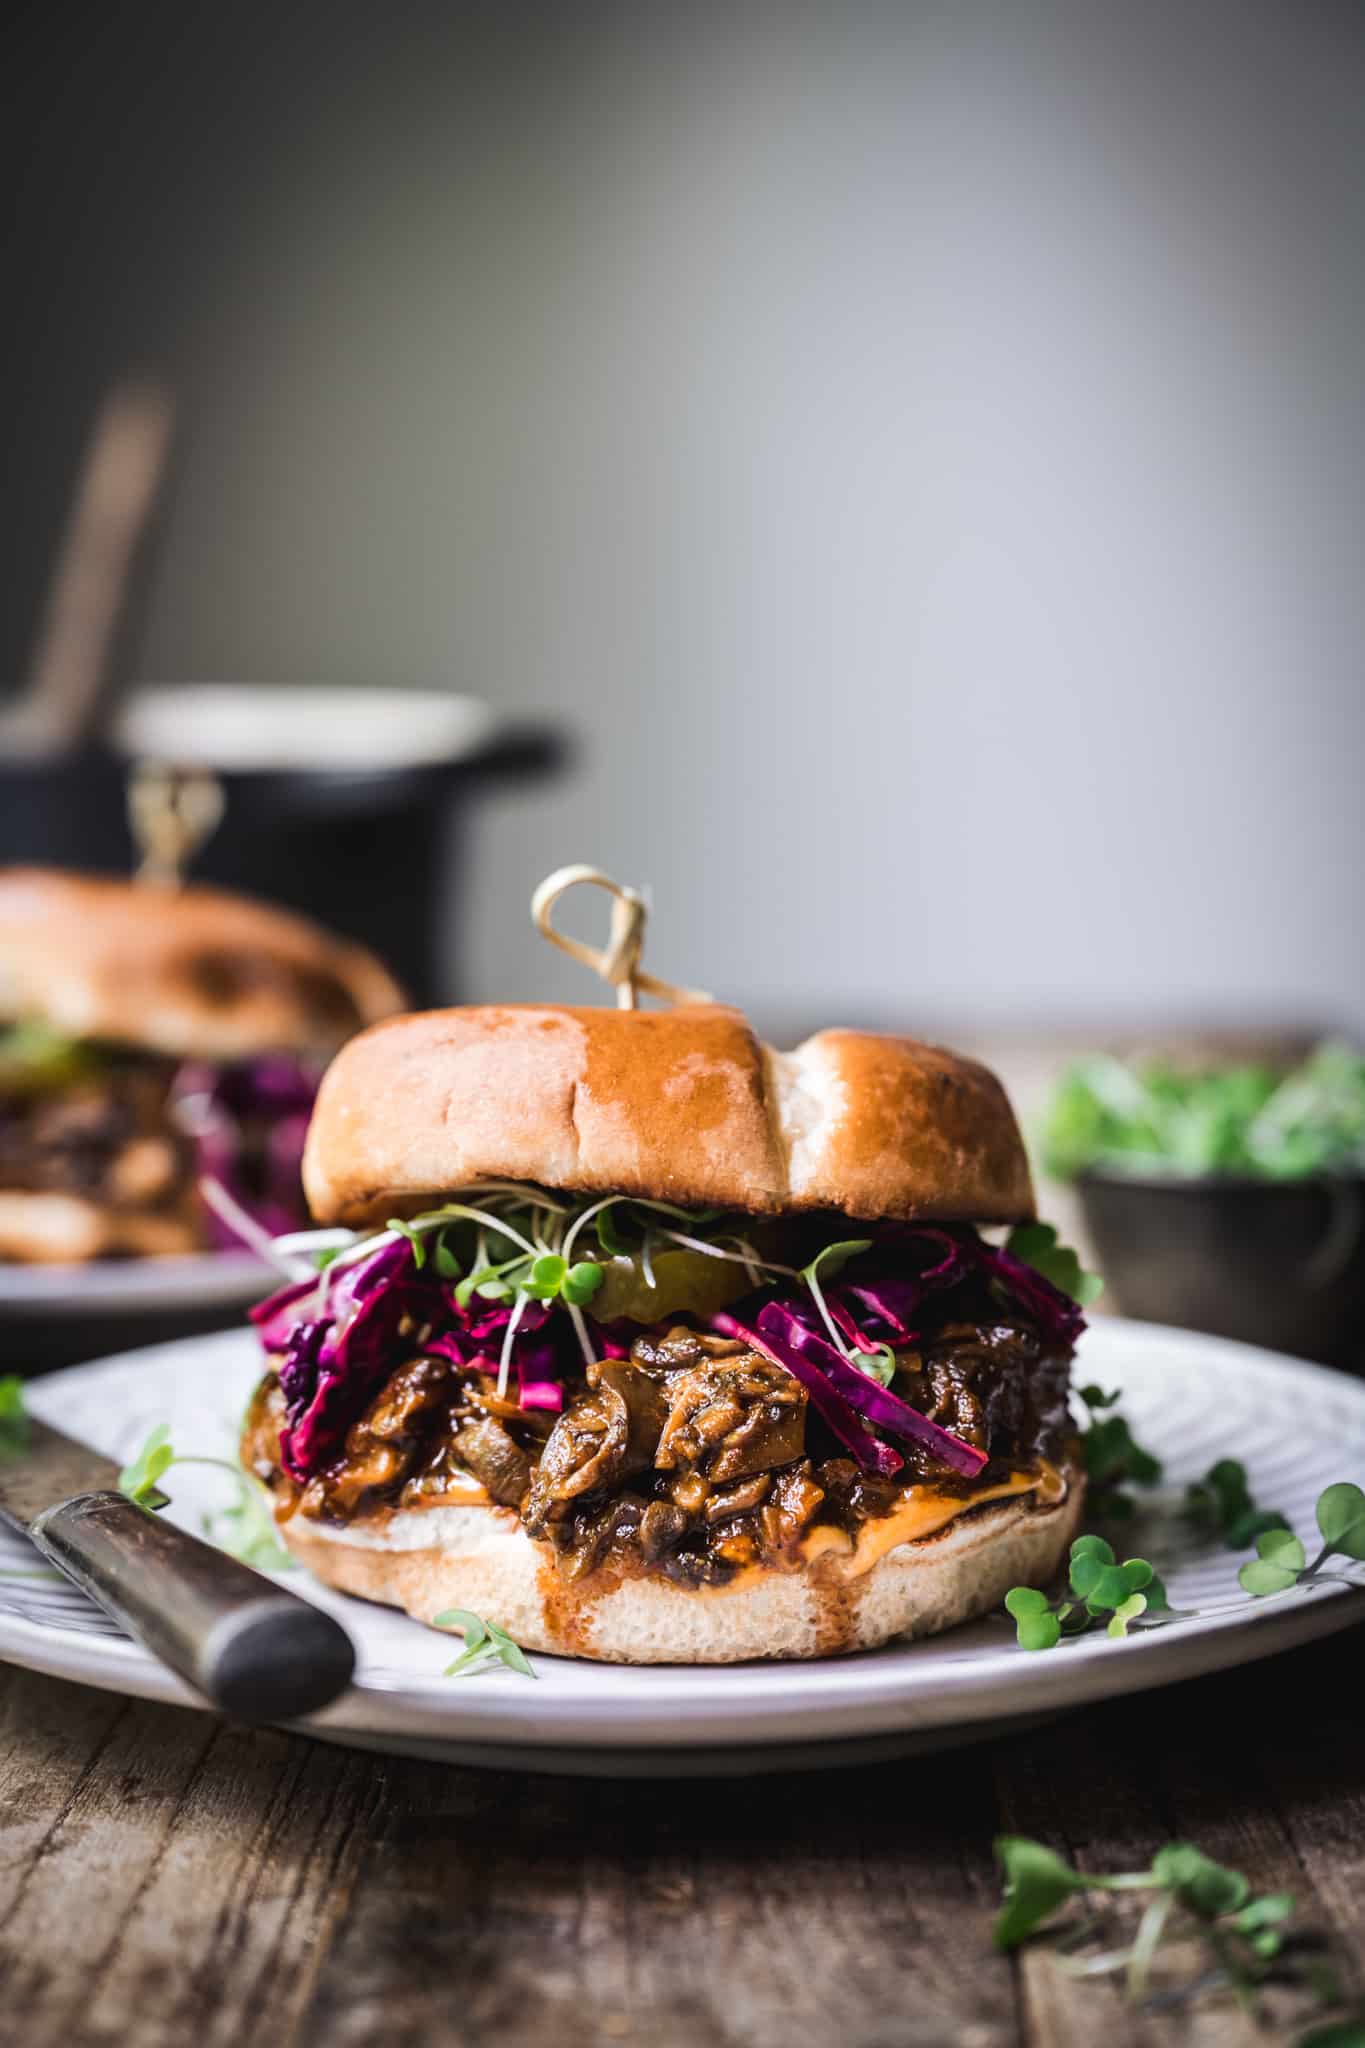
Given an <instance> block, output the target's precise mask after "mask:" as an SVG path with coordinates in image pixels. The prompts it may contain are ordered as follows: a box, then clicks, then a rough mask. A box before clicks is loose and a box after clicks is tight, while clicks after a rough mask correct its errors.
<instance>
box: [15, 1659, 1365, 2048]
mask: <svg viewBox="0 0 1365 2048" xmlns="http://www.w3.org/2000/svg"><path fill="white" fill-rule="evenodd" d="M1363 1650H1365V1637H1363V1635H1362V1631H1360V1630H1354V1631H1352V1632H1351V1633H1349V1634H1348V1635H1345V1636H1341V1637H1338V1638H1336V1639H1334V1640H1332V1641H1330V1642H1327V1643H1324V1644H1320V1645H1317V1646H1315V1647H1313V1648H1311V1649H1307V1650H1302V1651H1299V1652H1297V1653H1294V1654H1292V1655H1290V1656H1287V1657H1282V1658H1280V1659H1278V1660H1276V1661H1275V1662H1273V1663H1268V1664H1260V1665H1253V1666H1250V1667H1248V1668H1247V1669H1245V1670H1243V1671H1240V1672H1233V1673H1230V1674H1226V1675H1223V1676H1220V1677H1218V1678H1213V1679H1207V1680H1203V1681H1200V1682H1199V1683H1197V1684H1194V1685H1188V1686H1183V1687H1177V1688H1173V1689H1171V1690H1168V1691H1164V1692H1159V1693H1152V1694H1148V1695H1146V1696H1145V1697H1137V1698H1133V1699H1129V1700H1126V1701H1120V1702H1115V1703H1113V1704H1111V1705H1107V1706H1103V1707H1098V1708H1090V1709H1087V1710H1085V1711H1083V1712H1079V1713H1075V1714H1073V1715H1070V1716H1068V1717H1067V1718H1065V1719H1062V1720H1059V1721H1056V1722H1053V1723H1051V1724H1050V1725H1047V1726H1044V1727H1042V1728H1039V1729H1036V1730H1033V1731H1031V1732H1027V1733H1023V1734H1014V1735H1012V1736H1010V1737H1008V1738H1006V1739H1004V1740H1000V1741H994V1742H989V1743H984V1744H980V1745H976V1746H974V1747H970V1748H965V1749H960V1750H957V1751H955V1752H952V1753H949V1754H945V1755H942V1756H938V1757H932V1758H922V1759H919V1760H907V1761H904V1762H902V1763H898V1764H885V1765H880V1766H875V1767H865V1766H864V1767H859V1768H856V1769H851V1770H831V1771H822V1772H815V1773H808V1774H806V1775H803V1776H774V1777H765V1776H762V1775H755V1776H752V1777H750V1778H748V1779H742V1780H701V1781H695V1780H694V1781H690V1782H683V1783H673V1784H667V1783H664V1784H653V1785H651V1784H641V1783H638V1782H633V1783H620V1784H612V1783H601V1782H595V1781H588V1780H574V1779H556V1778H547V1777H539V1776H530V1775H526V1776H522V1775H518V1774H514V1773H510V1772H505V1771H496V1772H493V1771H490V1772H481V1771H475V1770H469V1769H464V1768H456V1767H454V1766H443V1765H432V1764H427V1763H418V1762H413V1761H409V1760H404V1759H401V1758H385V1757H375V1756H370V1755H367V1754H365V1753H362V1752H358V1751H347V1750H341V1749H332V1748H328V1747H325V1746H324V1745H322V1744H320V1743H314V1742H310V1741H307V1740H305V1739H304V1738H302V1737H298V1736H290V1735H283V1734H276V1733H273V1732H261V1731H252V1730H248V1729H243V1728H238V1727H234V1726H231V1725H228V1724H225V1723H223V1722H221V1721H218V1720H215V1719H213V1718H212V1717H211V1716H209V1715H207V1714H196V1713H192V1712H189V1711H187V1710H183V1709H179V1708H170V1707H160V1706H150V1705H144V1704H141V1703H138V1702H133V1701H126V1700H121V1699H119V1698H117V1697H115V1696H113V1695H111V1694H107V1693H98V1692H92V1691H87V1690H85V1689H83V1688H81V1687H78V1686H73V1685H68V1684H64V1683H59V1682H57V1681H55V1680H52V1679H46V1678H41V1677H37V1676H34V1675H32V1674H29V1673H26V1672H20V1671H17V1670H12V1669H5V1668H0V1845H2V1846H0V1970H2V1971H3V1979H4V1982H3V1993H2V1994H0V2039H3V2040H4V2041H5V2042H10V2041H13V2042H15V2043H19V2042H22V2043H24V2044H25V2048H49V2044H51V2048H58V2044H61V2048H81V2044H86V2043H101V2044H102V2043H114V2042H118V2043H120V2044H127V2043H129V2042H131V2041H136V2042H137V2043H138V2044H139V2048H162V2044H165V2048H170V2044H176V2048H181V2044H184V2043H187V2042H190V2043H194V2044H195V2048H229V2044H231V2048H237V2044H243V2043H256V2042H261V2043H266V2042H269V2043H270V2044H271V2048H293V2044H299V2048H323V2044H326V2048H353V2044H360V2043H369V2042H383V2043H384V2048H408V2044H412V2048H416V2044H419V2043H421V2044H427V2043H435V2044H445V2043H451V2044H457V2043H458V2044H470V2048H476V2044H477V2048H482V2044H486V2043H497V2044H499V2048H521V2044H527V2048H530V2044H532V2043H534V2044H536V2048H546V2044H553V2048H587V2044H589V2043H592V2044H597V2043H603V2042H605V2043H608V2044H610V2043H615V2042H621V2043H626V2044H634V2048H675V2044H676V2048H683V2044H686V2048H696V2044H703V2043H711V2042H715V2043H721V2044H727V2048H728V2044H735V2048H937V2044H940V2043H943V2044H953V2048H1013V2044H1015V2043H1029V2044H1047V2048H1096V2044H1101V2043H1102V2044H1104V2048H1174V2044H1177V2043H1180V2044H1184V2043H1193V2044H1195V2048H1251V2044H1253V2043H1256V2044H1258V2048H1265V2044H1266V2043H1267V2042H1277V2041H1289V2040H1293V2039H1295V2038H1296V2036H1297V2034H1298V2033H1299V2032H1300V2031H1301V2028H1302V2026H1303V2025H1304V2024H1306V2016H1304V2015H1301V2014H1298V2013H1296V2012H1295V2013H1291V2012H1290V2011H1288V2010H1285V2011H1284V2012H1283V2013H1282V2014H1280V2015H1278V2016H1277V2023H1276V2024H1275V2025H1274V2026H1273V2027H1272V2028H1271V2029H1270V2030H1269V2031H1265V2030H1258V2029H1256V2028H1255V2027H1254V2026H1253V2025H1252V2024H1251V2022H1250V2021H1249V2020H1247V2019H1246V2018H1244V2017H1243V2016H1241V2015H1240V2014H1239V2013H1238V2012H1236V2010H1235V2009H1234V2010H1229V2009H1228V2008H1227V2007H1226V2006H1223V2005H1211V2006H1208V2007H1205V2008H1203V2009H1201V2010H1199V2011H1198V2012H1197V2013H1195V2014H1193V2015H1190V2014H1188V2013H1180V2014H1173V2015H1166V2016H1157V2017H1152V2016H1148V2015H1143V2016H1141V2017H1139V2016H1135V2015H1134V2014H1133V2013H1132V2012H1130V2011H1129V2010H1128V2008H1126V2007H1125V2006H1124V2005H1123V2003H1122V2002H1121V2000H1120V1999H1119V1997H1118V1995H1117V1994H1116V1992H1115V1991H1113V1990H1112V1989H1111V1988H1109V1986H1108V1985H1107V1984H1105V1983H1096V1982H1090V1983H1079V1984H1078V1983H1075V1982H1072V1981H1069V1980H1067V1979H1066V1978H1064V1977H1063V1976H1062V1975H1061V1974H1060V1973H1059V1972H1058V1971H1057V1970H1056V1968H1055V1967H1054V1965H1053V1964H1052V1962H1051V1961H1050V1960H1049V1958H1048V1956H1047V1955H1046V1954H1045V1953H1036V1954H1027V1955H1025V1956H1023V1957H1020V1958H1017V1959H1013V1960H1011V1959H1008V1958H1004V1957H1000V1956H996V1955H995V1954H993V1952H992V1950H991V1948H990V1944H989V1924H990V1917H991V1913H992V1910H993V1907H994V1905H995V1903H996V1900H997V1897H998V1882H997V1877H996V1873H995V1870H994V1867H993V1864H992V1858H991V1841H992V1837H993V1836H994V1835H995V1834H996V1833H997V1832H998V1831H999V1830H1001V1829H1002V1828H1003V1829H1009V1830H1016V1831H1020V1832H1024V1833H1029V1834H1036V1835H1039V1836H1042V1837H1044V1838H1045V1839H1046V1840H1048V1841H1050V1842H1052V1843H1053V1844H1054V1845H1055V1846H1057V1847H1059V1848H1061V1849H1063V1850H1065V1851H1066V1852H1067V1853H1068V1854H1069V1855H1071V1856H1073V1857H1074V1858H1075V1859H1076V1860H1077V1861H1078V1862H1079V1863H1080V1864H1081V1865H1082V1866H1088V1867H1090V1868H1094V1869H1097V1870H1098V1869H1104V1868H1111V1869H1112V1868H1118V1867H1133V1866H1134V1865H1135V1864H1140V1863H1143V1862H1145V1861H1146V1860H1147V1859H1148V1858H1149V1857H1150V1855H1151V1852H1152V1851H1153V1849H1154V1848H1156V1847H1157V1845H1158V1844H1159V1843H1161V1842H1162V1841H1164V1840H1167V1839H1170V1838H1171V1837H1173V1836H1181V1837H1185V1836H1187V1837H1190V1838H1192V1839H1194V1840H1196V1841H1198V1842H1199V1843H1200V1844H1201V1846H1203V1847H1205V1848H1206V1849H1208V1850H1209V1851H1210V1853H1212V1854H1213V1855H1215V1856H1218V1857H1219V1858H1221V1859H1223V1860H1225V1861H1228V1862H1231V1863H1233V1864H1235V1865H1236V1866H1238V1867H1239V1868H1241V1869H1243V1870H1245V1871H1246V1873H1247V1875H1248V1876H1249V1877H1250V1878H1251V1879H1252V1880H1253V1882H1254V1883H1255V1884H1256V1886H1257V1887H1258V1888H1262V1887H1264V1888H1285V1889H1288V1890H1290V1891H1293V1892H1294V1893H1295V1894H1296V1895H1297V1897H1298V1899H1299V1902H1300V1907H1301V1911H1302V1912H1303V1914H1304V1915H1305V1917H1306V1918H1307V1919H1308V1920H1309V1921H1311V1922H1312V1923H1314V1924H1315V1925H1316V1926H1318V1927H1320V1928H1322V1929H1323V1930H1326V1931H1330V1932H1331V1934H1332V1935H1333V1937H1334V1939H1335V1941H1336V1943H1337V1944H1338V1954H1339V1960H1340V1961H1341V1962H1342V1963H1343V1964H1344V1966H1345V1968H1346V1969H1347V1971H1348V1973H1351V1972H1353V1973H1355V1976H1356V1980H1357V1985H1358V1979H1359V1963H1360V1960H1361V1957H1362V1953H1365V1771H1362V1755H1363V1754H1365V1748H1363V1744H1362V1717H1361V1713H1360V1704H1359V1702H1360V1674H1361V1670H1362V1668H1363V1667H1362V1651H1363ZM1280 2020H1282V2021H1283V2024H1280V2023H1279V2021H1280ZM1291 2020H1292V2021H1293V2022H1294V2023H1293V2024H1291Z"/></svg>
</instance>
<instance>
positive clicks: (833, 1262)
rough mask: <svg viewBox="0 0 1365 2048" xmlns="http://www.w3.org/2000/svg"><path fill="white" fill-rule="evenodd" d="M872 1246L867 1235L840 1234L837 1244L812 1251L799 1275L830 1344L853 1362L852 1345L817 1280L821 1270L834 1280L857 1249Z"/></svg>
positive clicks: (855, 1255) (867, 1249)
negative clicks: (832, 1312) (815, 1308)
mask: <svg viewBox="0 0 1365 2048" xmlns="http://www.w3.org/2000/svg"><path fill="white" fill-rule="evenodd" d="M871 1249H872V1239H871V1238H870V1237H846V1238H842V1239H840V1240H839V1242H838V1243H836V1244H827V1245H826V1246H825V1247H824V1250H823V1251H819V1252H817V1253H816V1254H815V1257H814V1258H813V1259H812V1260H811V1262H810V1264H809V1265H808V1266H803V1267H802V1268H801V1278H802V1279H803V1280H804V1281H805V1283H806V1285H807V1287H808V1288H809V1289H810V1291H811V1297H812V1299H813V1300H814V1302H815V1306H816V1307H817V1308H818V1309H819V1311H820V1320H821V1322H822V1323H823V1324H824V1326H825V1328H826V1330H828V1332H829V1339H830V1342H831V1344H833V1346H834V1348H835V1350H836V1351H839V1352H842V1354H843V1356H844V1357H845V1358H848V1359H852V1360H853V1361H854V1363H857V1362H858V1361H857V1360H856V1358H855V1356H854V1352H853V1348H852V1346H851V1345H850V1344H849V1342H848V1339H847V1338H846V1337H845V1336H844V1333H843V1331H842V1330H841V1329H840V1328H839V1325H838V1324H837V1323H836V1322H835V1320H834V1318H833V1316H832V1315H831V1314H830V1312H829V1304H828V1302H827V1301H826V1300H825V1290H824V1288H823V1287H822V1286H821V1284H820V1283H821V1274H822V1271H823V1276H824V1278H825V1279H826V1280H833V1279H834V1278H835V1277H836V1276H837V1275H838V1274H839V1273H842V1272H843V1270H844V1267H845V1266H846V1265H847V1264H848V1262H849V1260H850V1259H856V1258H857V1257H858V1254H859V1253H860V1252H866V1251H870V1250H871Z"/></svg>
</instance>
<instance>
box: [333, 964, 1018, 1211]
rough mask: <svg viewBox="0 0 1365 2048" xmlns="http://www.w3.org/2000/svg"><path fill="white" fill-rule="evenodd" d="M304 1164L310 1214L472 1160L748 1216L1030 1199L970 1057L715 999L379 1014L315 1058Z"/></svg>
mask: <svg viewBox="0 0 1365 2048" xmlns="http://www.w3.org/2000/svg"><path fill="white" fill-rule="evenodd" d="M303 1178H304V1189H305V1192H306V1193H307V1196H308V1200H309V1203H310V1205H311V1207H312V1210H313V1213H314V1215H315V1216H316V1217H317V1219H318V1220H319V1222H323V1223H349V1224H366V1223H372V1222H376V1221H380V1220H382V1219H383V1218H384V1217H386V1216H389V1215H393V1214H395V1213H409V1214H410V1213H414V1212H415V1210H417V1209H418V1208H420V1207H421V1206H422V1205H423V1204H424V1203H426V1202H429V1201H430V1200H431V1199H432V1198H433V1197H436V1196H439V1195H440V1194H442V1193H444V1192H448V1191H451V1190H453V1189H456V1188H461V1187H467V1186H469V1185H470V1183H471V1182H474V1181H477V1180H483V1179H501V1180H518V1181H534V1182H536V1183H538V1184H539V1185H540V1186H542V1187H547V1188H564V1189H573V1190H578V1191H582V1192H585V1193H602V1194H611V1193H620V1194H626V1195H643V1196H652V1197H653V1198H654V1199H656V1200H660V1201H674V1202H680V1203H686V1204H689V1205H699V1206H703V1207H711V1206H715V1207H719V1208H726V1209H743V1210H749V1211H753V1212H756V1213H759V1214H764V1213H768V1214H773V1213H777V1212H780V1211H785V1210H794V1209H839V1210H843V1211H844V1212H845V1213H846V1214H847V1215H849V1216H859V1217H868V1218H876V1217H886V1218H890V1219H897V1220H901V1221H912V1220H916V1219H925V1220H927V1219H930V1218H936V1219H939V1220H941V1221H952V1220H956V1221H961V1222H975V1223H1015V1222H1021V1221H1025V1220H1027V1219H1028V1218H1030V1217H1031V1216H1032V1215H1033V1213H1034V1211H1033V1189H1032V1186H1031V1184H1030V1180H1029V1169H1028V1160H1027V1158H1026V1156H1025V1153H1024V1147H1023V1142H1022V1140H1021V1138H1020V1135H1019V1127H1018V1125H1017V1124H1016V1122H1015V1120H1014V1113H1013V1111H1012V1110H1011V1108H1010V1105H1009V1100H1008V1098H1007V1096H1006V1094H1005V1091H1004V1089H1003V1088H1002V1087H1001V1085H1000V1083H999V1082H998V1081H997V1080H996V1078H995V1076H994V1074H992V1073H990V1072H989V1071H988V1070H987V1069H986V1068H985V1067H982V1066H979V1065H978V1064H977V1063H976V1061H975V1060H969V1059H963V1058H961V1057H960V1056H959V1055H958V1054H956V1053H951V1052H945V1051H943V1050H941V1049H940V1048H939V1047H937V1046H930V1045H921V1044H919V1043H917V1042H916V1041H915V1040H914V1039H911V1038H883V1037H877V1036H874V1035H873V1034H871V1033H868V1032H861V1031H821V1032H818V1033H817V1034H816V1036H815V1037H813V1038H808V1039H807V1040H806V1041H805V1043H804V1044H803V1045H799V1046H798V1047H797V1048H796V1050H795V1051H794V1052H789V1053H780V1052H775V1051H773V1050H772V1048H771V1047H769V1046H765V1045H763V1044H761V1043H760V1041H759V1040H758V1039H757V1038H755V1036H754V1034H753V1032H752V1031H751V1029H750V1028H749V1025H748V1024H747V1022H746V1021H745V1019H744V1018H743V1017H742V1016H741V1015H740V1014H739V1012H738V1011H737V1010H730V1009H724V1008H722V1007H720V1006H719V1005H716V1004H693V1005H686V1006H683V1007H679V1008H678V1009H673V1010H659V1011H639V1010H633V1011H622V1010H609V1009H569V1008H559V1007H551V1006H546V1007H544V1008H536V1007H532V1006H530V1005H520V1004H509V1005H503V1006H491V1007H488V1008H483V1009H463V1010H428V1011H424V1012H421V1013H419V1014H417V1015H413V1016H406V1017H394V1018H391V1019H389V1021H388V1022H387V1023H383V1024H379V1025H377V1026H375V1027H374V1028H373V1029H372V1030H369V1031H366V1032H364V1033H362V1034H361V1036H360V1037H358V1038H356V1039H353V1040H352V1041H351V1043H350V1044H349V1045H348V1046H346V1047H345V1049H344V1050H343V1051H342V1052H341V1053H340V1054H339V1055H338V1057H337V1059H336V1060H334V1061H333V1063H332V1065H331V1067H330V1068H329V1069H328V1072H327V1074H326V1076H325V1077H324V1079H323V1083H322V1088H321V1091H320V1093H319V1095H318V1101H317V1107H316V1109H315V1110H314V1113H313V1121H312V1125H311V1128H310V1130H309V1133H308V1147H307V1151H306V1154H305V1157H304V1169H303Z"/></svg>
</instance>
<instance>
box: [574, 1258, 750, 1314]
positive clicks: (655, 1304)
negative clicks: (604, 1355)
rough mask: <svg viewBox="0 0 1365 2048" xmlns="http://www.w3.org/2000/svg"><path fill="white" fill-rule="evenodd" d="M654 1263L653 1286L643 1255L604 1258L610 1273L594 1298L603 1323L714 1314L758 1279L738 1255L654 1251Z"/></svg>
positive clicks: (595, 1309)
mask: <svg viewBox="0 0 1365 2048" xmlns="http://www.w3.org/2000/svg"><path fill="white" fill-rule="evenodd" d="M650 1264H651V1265H652V1267H653V1269H654V1285H653V1286H652V1287H651V1286H650V1284H649V1282H648V1280H647V1279H646V1278H645V1272H644V1267H643V1265H642V1264H641V1262H640V1260H639V1259H638V1258H631V1257H625V1256H622V1257H618V1258H614V1259H606V1260H604V1261H603V1266H604V1269H605V1273H606V1278H605V1279H604V1280H603V1282H602V1285H601V1286H600V1287H599V1288H598V1290H597V1292H596V1294H595V1295H594V1296H593V1298H592V1303H591V1307H592V1313H593V1315H594V1316H595V1317H596V1318H597V1320H598V1321H599V1322H603V1323H614V1322H615V1321H616V1319H617V1318H618V1316H628V1317H629V1318H630V1320H631V1321H632V1322H635V1323H660V1322H662V1321H663V1320H664V1318H665V1316H675V1315H680V1314H682V1313H684V1312H685V1313H687V1314H689V1315H694V1316H712V1315H714V1314H715V1313H716V1311H717V1309H722V1308H726V1307H728V1305H729V1304H730V1303H731V1302H732V1301H738V1300H739V1298H740V1296H741V1295H743V1294H749V1293H752V1291H753V1282H752V1281H751V1280H750V1278H749V1276H748V1274H747V1273H746V1272H745V1270H744V1268H743V1266H741V1265H739V1264H738V1263H737V1262H736V1261H735V1260H733V1259H713V1258H709V1257H708V1256H707V1254H706V1253H705V1252H689V1251H685V1250H681V1249H679V1250H677V1251H658V1252H655V1254H654V1256H653V1258H652V1259H651V1260H650Z"/></svg>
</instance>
